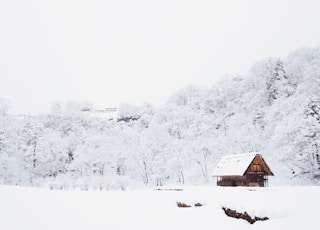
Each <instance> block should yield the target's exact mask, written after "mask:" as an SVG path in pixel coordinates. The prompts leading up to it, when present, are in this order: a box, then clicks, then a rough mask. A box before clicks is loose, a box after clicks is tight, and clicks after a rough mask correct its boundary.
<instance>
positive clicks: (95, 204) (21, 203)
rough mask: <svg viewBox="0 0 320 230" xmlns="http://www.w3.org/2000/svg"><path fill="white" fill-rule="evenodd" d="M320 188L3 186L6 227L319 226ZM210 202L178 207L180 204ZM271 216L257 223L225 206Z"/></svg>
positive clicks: (1, 219) (1, 218)
mask: <svg viewBox="0 0 320 230" xmlns="http://www.w3.org/2000/svg"><path fill="white" fill-rule="evenodd" d="M319 194H320V187H269V188H222V187H214V186H212V187H211V186H207V187H187V188H184V190H183V191H159V190H155V189H145V190H136V191H50V190H45V189H39V188H37V189H36V188H22V187H10V186H0V229H3V230H18V229H19V230H20V229H23V230H25V229H30V230H50V229H53V230H58V229H59V230H63V229H68V230H70V229H76V230H82V229H94V230H97V229H104V230H106V229H112V230H116V229H139V230H141V229H153V230H154V229H161V230H169V229H184V230H187V229H201V230H202V229H203V230H205V229H211V230H212V229H237V230H239V229H259V230H260V229H268V230H270V229H290V230H293V229H309V230H310V229H319V221H318V215H319V207H320V196H319ZM179 201H180V202H184V203H186V204H189V205H192V206H193V205H194V204H195V203H198V202H200V203H201V204H203V205H204V206H202V207H191V208H178V207H177V205H176V202H179ZM223 206H226V207H228V208H232V209H236V210H237V211H247V212H248V213H249V214H250V215H253V216H261V217H263V216H267V217H269V218H270V220H267V221H263V222H256V223H255V224H253V225H251V224H249V223H248V222H246V221H245V220H239V219H233V218H230V217H227V216H226V215H225V214H224V212H223V210H222V207H223Z"/></svg>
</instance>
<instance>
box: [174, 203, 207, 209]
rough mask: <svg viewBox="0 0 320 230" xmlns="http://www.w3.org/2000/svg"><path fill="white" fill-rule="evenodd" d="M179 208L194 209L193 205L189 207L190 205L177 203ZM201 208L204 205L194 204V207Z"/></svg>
mask: <svg viewBox="0 0 320 230" xmlns="http://www.w3.org/2000/svg"><path fill="white" fill-rule="evenodd" d="M177 206H178V207H179V208H190V207H192V206H191V205H188V204H185V203H182V202H177ZM201 206H203V204H200V203H199V202H198V203H195V204H194V207H201Z"/></svg>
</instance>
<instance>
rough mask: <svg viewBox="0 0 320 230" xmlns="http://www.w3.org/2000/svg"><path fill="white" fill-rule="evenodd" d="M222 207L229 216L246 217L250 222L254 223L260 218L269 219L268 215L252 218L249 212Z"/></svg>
mask: <svg viewBox="0 0 320 230" xmlns="http://www.w3.org/2000/svg"><path fill="white" fill-rule="evenodd" d="M222 209H223V211H224V212H225V214H226V215H227V216H229V217H233V218H237V219H244V220H246V221H248V222H249V223H250V224H253V223H255V222H256V221H259V220H260V221H264V220H269V218H268V217H257V216H255V217H254V218H252V217H251V216H250V215H249V214H248V213H247V212H244V213H241V212H237V211H236V210H232V209H230V208H225V207H222Z"/></svg>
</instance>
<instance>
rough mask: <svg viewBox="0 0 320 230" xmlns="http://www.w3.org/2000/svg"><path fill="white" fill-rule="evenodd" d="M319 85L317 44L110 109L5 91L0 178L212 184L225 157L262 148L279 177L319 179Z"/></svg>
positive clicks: (111, 184) (49, 182)
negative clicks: (16, 103)
mask: <svg viewBox="0 0 320 230" xmlns="http://www.w3.org/2000/svg"><path fill="white" fill-rule="evenodd" d="M168 84H169V83H168ZM319 91H320V47H316V48H303V49H299V50H297V51H295V52H293V53H291V54H290V55H288V56H287V57H286V58H282V59H281V58H267V59H264V60H261V61H258V62H257V63H256V64H255V65H254V66H253V67H252V68H251V70H250V71H249V73H248V74H247V75H246V76H225V77H224V78H223V79H221V80H220V81H219V82H218V83H217V84H215V85H209V86H207V87H199V86H193V85H190V86H187V87H185V88H183V89H181V90H180V91H178V92H176V93H175V94H174V95H172V96H171V97H170V98H169V100H168V101H167V103H166V104H165V105H163V106H161V107H154V106H153V105H152V104H150V103H145V104H143V105H138V106H137V105H128V104H123V105H121V107H120V108H119V110H118V112H117V114H116V115H114V116H109V117H108V116H95V114H96V111H97V109H96V108H94V106H93V105H91V104H90V103H76V102H64V103H55V104H53V105H52V109H51V111H50V113H48V114H42V115H17V114H12V113H11V112H10V103H9V102H8V101H7V100H6V99H0V184H6V185H21V186H35V187H50V188H52V189H63V188H64V189H81V190H87V189H106V190H110V189H121V190H125V189H130V188H138V187H143V186H164V185H169V184H203V183H213V182H212V180H213V178H212V177H211V173H212V171H213V169H214V167H215V166H216V164H217V163H218V161H219V160H220V158H221V157H222V156H223V155H226V154H235V153H244V152H260V153H261V154H262V155H263V157H264V159H265V160H266V161H267V162H268V165H269V166H270V168H271V170H272V171H273V172H274V174H275V180H274V184H295V185H302V184H303V185H316V184H320V183H319V182H320V156H319V154H320V153H319V151H320V94H319ZM105 113H107V111H106V112H105Z"/></svg>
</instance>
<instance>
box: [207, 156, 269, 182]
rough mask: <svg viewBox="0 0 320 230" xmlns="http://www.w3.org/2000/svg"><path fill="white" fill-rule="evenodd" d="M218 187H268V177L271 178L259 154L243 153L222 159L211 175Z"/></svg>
mask: <svg viewBox="0 0 320 230" xmlns="http://www.w3.org/2000/svg"><path fill="white" fill-rule="evenodd" d="M212 176H213V177H216V178H217V185H219V186H259V187H265V186H268V176H273V173H272V171H271V170H270V168H269V166H268V165H267V163H266V162H265V161H264V159H263V158H262V155H261V154H259V153H243V154H234V155H228V156H224V157H222V159H221V161H220V162H219V163H218V165H217V167H216V169H215V170H214V171H213V173H212Z"/></svg>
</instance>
